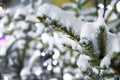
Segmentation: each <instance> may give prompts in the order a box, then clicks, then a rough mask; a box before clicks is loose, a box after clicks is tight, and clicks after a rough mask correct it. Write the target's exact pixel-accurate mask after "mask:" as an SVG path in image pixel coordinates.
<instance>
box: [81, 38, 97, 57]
mask: <svg viewBox="0 0 120 80" xmlns="http://www.w3.org/2000/svg"><path fill="white" fill-rule="evenodd" d="M80 45H81V46H82V47H83V49H84V53H85V54H86V55H88V56H90V57H91V58H93V59H96V58H97V55H96V54H94V47H93V43H92V42H91V41H90V40H88V39H87V38H83V39H81V41H80Z"/></svg>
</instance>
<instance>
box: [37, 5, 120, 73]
mask: <svg viewBox="0 0 120 80" xmlns="http://www.w3.org/2000/svg"><path fill="white" fill-rule="evenodd" d="M102 15H103V10H102V9H101V10H99V11H98V18H97V20H96V21H94V22H84V21H80V20H79V19H77V18H76V17H75V16H73V15H71V14H69V13H67V12H65V11H63V10H61V9H60V8H58V7H56V6H54V5H51V4H43V5H42V6H40V7H39V9H38V12H37V16H38V18H39V20H40V21H41V22H43V23H44V24H47V25H52V26H53V27H57V28H59V29H61V30H63V31H65V32H66V33H67V34H68V35H69V36H71V37H72V38H74V39H75V40H77V42H79V44H78V45H81V47H82V48H83V50H84V52H83V54H85V55H87V56H89V57H90V59H87V60H86V62H85V63H82V65H83V66H82V65H81V61H83V60H81V56H80V59H79V60H78V63H77V64H78V66H79V67H80V69H81V71H84V70H87V68H89V67H91V66H92V65H91V63H90V62H89V61H91V60H93V61H95V60H97V61H98V62H97V63H94V66H96V67H97V66H100V67H102V68H104V67H106V68H110V67H111V60H112V59H113V58H114V53H116V52H117V53H119V52H120V44H119V39H118V38H117V35H115V34H113V33H110V32H109V30H108V27H107V26H106V24H105V22H104V19H103V16H102ZM76 34H77V37H76ZM103 49H104V50H103ZM96 55H97V56H96ZM82 59H84V58H82ZM79 63H80V64H79ZM89 64H90V65H89ZM84 66H85V67H84ZM91 68H92V67H91ZM110 69H111V68H110Z"/></svg>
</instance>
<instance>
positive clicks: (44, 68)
mask: <svg viewBox="0 0 120 80" xmlns="http://www.w3.org/2000/svg"><path fill="white" fill-rule="evenodd" d="M43 3H51V4H54V5H56V6H58V7H60V8H61V9H63V10H65V11H66V12H68V13H70V14H72V15H75V16H76V17H77V18H78V19H79V20H82V21H88V22H92V21H95V20H96V19H97V10H98V8H104V7H106V9H107V11H106V15H105V22H106V23H107V25H108V26H109V30H110V31H111V32H112V33H116V34H120V32H119V31H120V1H119V0H107V3H106V6H104V4H103V1H102V0H100V1H98V0H0V80H84V79H83V78H84V77H85V76H84V75H82V74H81V73H80V72H79V69H78V67H77V65H76V62H77V59H78V57H79V55H80V54H81V53H80V52H79V51H78V50H79V49H80V47H78V46H75V48H74V47H71V46H69V45H66V44H64V43H65V42H67V39H64V38H61V36H60V35H62V34H63V33H62V32H61V31H59V30H56V29H54V28H52V27H50V26H49V27H48V26H46V25H44V24H42V23H39V21H38V20H37V18H36V17H37V16H36V13H37V9H38V8H39V6H40V5H42V4H43ZM72 42H73V43H74V41H72Z"/></svg>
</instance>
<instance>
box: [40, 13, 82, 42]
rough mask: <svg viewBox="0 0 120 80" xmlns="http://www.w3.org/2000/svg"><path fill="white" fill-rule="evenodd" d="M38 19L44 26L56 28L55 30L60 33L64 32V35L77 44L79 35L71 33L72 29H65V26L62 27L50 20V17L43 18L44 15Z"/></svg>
mask: <svg viewBox="0 0 120 80" xmlns="http://www.w3.org/2000/svg"><path fill="white" fill-rule="evenodd" d="M38 19H39V20H40V21H41V22H43V23H44V24H45V25H49V26H50V25H51V26H52V27H54V28H57V29H60V30H61V31H64V32H65V33H66V34H68V35H69V36H70V38H72V39H74V40H75V41H77V42H79V40H80V35H78V34H77V33H75V31H73V29H72V27H69V28H67V27H66V26H64V25H62V24H61V23H59V22H58V21H56V20H52V19H51V18H50V17H48V16H45V15H44V16H43V17H38ZM48 20H49V21H48Z"/></svg>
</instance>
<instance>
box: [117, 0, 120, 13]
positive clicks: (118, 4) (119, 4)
mask: <svg viewBox="0 0 120 80" xmlns="http://www.w3.org/2000/svg"><path fill="white" fill-rule="evenodd" d="M116 9H117V11H118V12H120V1H118V3H117V4H116Z"/></svg>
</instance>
